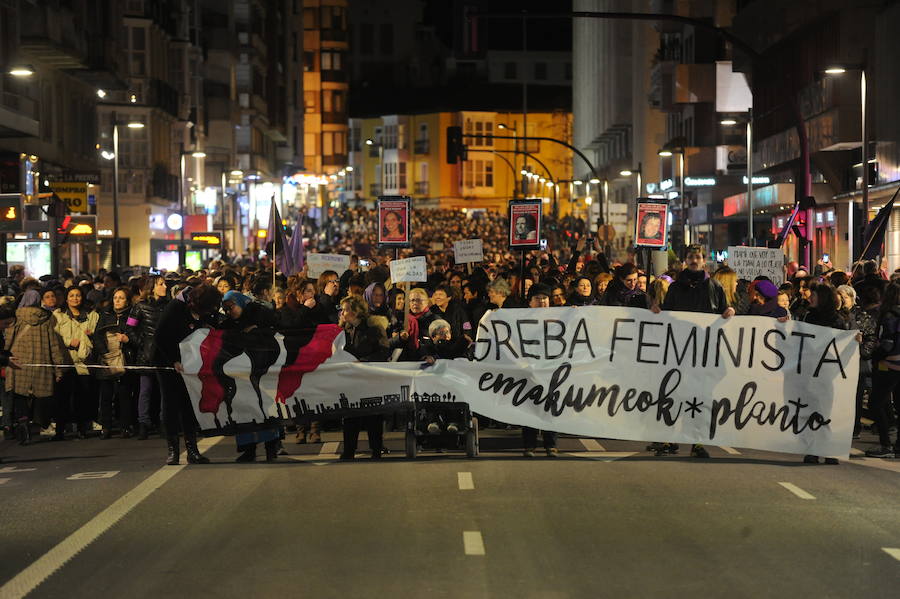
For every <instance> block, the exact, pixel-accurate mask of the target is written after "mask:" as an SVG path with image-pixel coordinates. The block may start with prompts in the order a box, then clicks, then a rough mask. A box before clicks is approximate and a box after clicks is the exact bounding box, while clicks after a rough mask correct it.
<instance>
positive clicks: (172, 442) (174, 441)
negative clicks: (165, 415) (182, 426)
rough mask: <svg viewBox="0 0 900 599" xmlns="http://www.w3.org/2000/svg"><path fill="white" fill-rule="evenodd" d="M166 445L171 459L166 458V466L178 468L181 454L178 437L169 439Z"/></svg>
mask: <svg viewBox="0 0 900 599" xmlns="http://www.w3.org/2000/svg"><path fill="white" fill-rule="evenodd" d="M166 443H167V445H168V446H169V457H167V458H166V466H177V465H178V454H179V451H178V437H169V438H168V439H167V440H166Z"/></svg>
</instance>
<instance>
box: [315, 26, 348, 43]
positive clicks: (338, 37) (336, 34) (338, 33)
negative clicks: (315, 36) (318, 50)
mask: <svg viewBox="0 0 900 599" xmlns="http://www.w3.org/2000/svg"><path fill="white" fill-rule="evenodd" d="M319 35H320V36H321V39H322V41H323V42H346V41H347V31H346V30H344V29H322V30H321V31H320V32H319Z"/></svg>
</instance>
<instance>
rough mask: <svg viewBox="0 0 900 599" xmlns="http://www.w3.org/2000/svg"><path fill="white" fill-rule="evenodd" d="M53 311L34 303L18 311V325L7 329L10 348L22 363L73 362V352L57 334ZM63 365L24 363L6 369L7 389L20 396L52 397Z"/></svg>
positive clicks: (8, 346) (7, 340) (59, 363)
mask: <svg viewBox="0 0 900 599" xmlns="http://www.w3.org/2000/svg"><path fill="white" fill-rule="evenodd" d="M55 327H56V320H55V319H54V318H53V315H52V314H51V313H50V312H47V311H46V310H44V309H43V308H40V307H37V306H33V307H28V308H19V309H18V310H16V324H15V325H13V327H12V331H7V332H6V349H8V350H11V351H12V355H13V356H15V357H16V358H17V359H18V361H19V363H20V364H57V365H62V364H71V363H72V360H71V358H70V356H69V352H67V351H66V348H65V346H64V345H63V342H62V338H60V336H59V335H58V334H57V332H56V330H55ZM61 375H62V369H60V368H46V367H40V366H23V367H22V368H21V369H14V368H10V369H8V370H7V371H6V390H7V391H11V392H12V393H15V394H16V395H24V396H33V397H52V396H53V386H54V383H55V381H56V377H57V376H61Z"/></svg>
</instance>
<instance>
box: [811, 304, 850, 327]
mask: <svg viewBox="0 0 900 599" xmlns="http://www.w3.org/2000/svg"><path fill="white" fill-rule="evenodd" d="M803 322H807V323H809V324H816V325H819V326H820V327H828V328H831V329H838V330H841V331H846V330H849V329H850V323H849V322H848V321H847V319H846V318H844V317H843V316H841V314H840V312H837V311H831V312H825V311H823V310H819V309H818V308H810V309H809V312H807V313H806V317H805V318H804V319H803Z"/></svg>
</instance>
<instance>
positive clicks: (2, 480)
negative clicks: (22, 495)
mask: <svg viewBox="0 0 900 599" xmlns="http://www.w3.org/2000/svg"><path fill="white" fill-rule="evenodd" d="M10 480H11V479H9V478H0V485H5V484H6V483H8V482H9V481H10Z"/></svg>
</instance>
